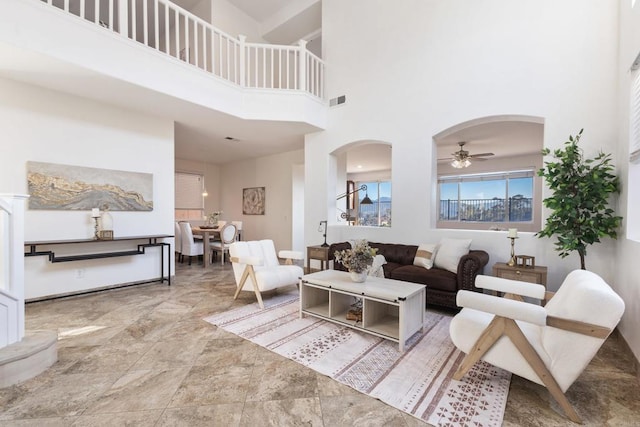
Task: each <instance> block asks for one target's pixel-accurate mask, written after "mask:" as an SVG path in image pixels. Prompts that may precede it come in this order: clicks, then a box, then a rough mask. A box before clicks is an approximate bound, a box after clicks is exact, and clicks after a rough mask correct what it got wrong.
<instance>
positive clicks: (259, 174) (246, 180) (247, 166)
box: [220, 150, 318, 250]
mask: <svg viewBox="0 0 640 427" xmlns="http://www.w3.org/2000/svg"><path fill="white" fill-rule="evenodd" d="M303 163H304V152H303V150H295V151H289V152H287V153H282V154H277V155H273V156H266V157H260V158H256V159H250V160H246V161H242V162H236V163H229V164H226V165H224V166H222V169H221V177H220V179H221V182H222V189H221V194H222V199H221V202H222V203H221V209H222V210H224V219H225V220H228V221H231V220H240V221H242V222H243V224H242V227H243V232H242V239H243V240H260V239H272V240H273V241H274V243H275V246H276V250H283V249H292V245H293V238H292V224H293V222H292V218H291V215H292V209H293V206H294V203H300V201H298V200H296V201H295V202H294V201H293V200H292V188H293V176H294V172H295V171H296V169H297V168H299V167H300V165H302V164H303ZM250 187H265V195H266V208H265V215H243V214H242V190H243V188H250ZM305 192H306V189H305ZM296 194H298V193H296ZM315 227H316V229H317V227H318V223H317V222H316V226H315ZM315 234H316V235H317V230H316V231H315ZM296 249H297V250H301V249H302V248H296Z"/></svg>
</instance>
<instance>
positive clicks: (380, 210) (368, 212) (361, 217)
mask: <svg viewBox="0 0 640 427" xmlns="http://www.w3.org/2000/svg"><path fill="white" fill-rule="evenodd" d="M362 184H364V185H366V186H367V191H366V192H362V191H358V225H369V226H373V227H391V182H390V181H384V182H358V183H356V188H357V187H360V186H361V185H362ZM366 196H368V197H369V199H371V202H372V204H370V205H368V204H364V205H363V204H361V202H362V200H363V199H364V198H365V197H366Z"/></svg>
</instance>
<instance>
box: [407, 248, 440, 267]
mask: <svg viewBox="0 0 640 427" xmlns="http://www.w3.org/2000/svg"><path fill="white" fill-rule="evenodd" d="M437 246H438V245H437V244H436V243H422V244H421V245H420V246H418V251H417V252H416V257H415V258H414V259H413V265H417V266H418V267H424V268H426V269H427V270H428V269H430V268H431V267H433V260H434V259H435V255H436V248H437Z"/></svg>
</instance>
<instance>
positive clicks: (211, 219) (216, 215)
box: [207, 211, 222, 225]
mask: <svg viewBox="0 0 640 427" xmlns="http://www.w3.org/2000/svg"><path fill="white" fill-rule="evenodd" d="M220 215H222V211H215V212H211V213H210V214H209V216H208V217H207V222H208V223H209V224H211V225H216V224H217V223H218V219H220Z"/></svg>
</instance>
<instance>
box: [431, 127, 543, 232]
mask: <svg viewBox="0 0 640 427" xmlns="http://www.w3.org/2000/svg"><path fill="white" fill-rule="evenodd" d="M543 147H544V119H543V118H542V117H536V116H527V115H497V116H487V117H481V118H477V119H473V120H469V121H466V122H462V123H458V124H456V125H454V126H451V127H449V128H447V129H445V130H443V131H441V132H439V133H438V134H436V135H435V136H434V137H433V151H434V156H433V158H434V159H435V160H434V164H433V166H434V170H435V171H436V176H437V179H436V180H435V181H436V182H434V188H433V193H432V194H434V200H433V201H432V203H433V206H435V207H436V208H435V209H433V210H432V215H433V216H434V217H433V218H432V223H434V224H436V228H442V229H469V230H505V229H508V228H517V229H518V230H520V231H527V232H537V231H539V230H540V228H541V224H542V218H541V215H542V178H540V177H538V176H537V171H538V169H540V168H541V167H542V165H543V156H542V149H543Z"/></svg>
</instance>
